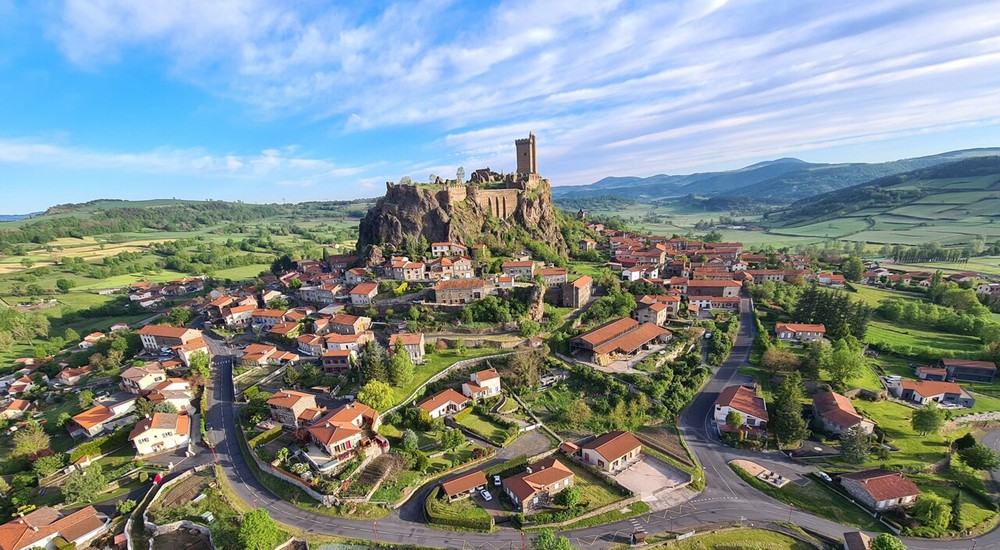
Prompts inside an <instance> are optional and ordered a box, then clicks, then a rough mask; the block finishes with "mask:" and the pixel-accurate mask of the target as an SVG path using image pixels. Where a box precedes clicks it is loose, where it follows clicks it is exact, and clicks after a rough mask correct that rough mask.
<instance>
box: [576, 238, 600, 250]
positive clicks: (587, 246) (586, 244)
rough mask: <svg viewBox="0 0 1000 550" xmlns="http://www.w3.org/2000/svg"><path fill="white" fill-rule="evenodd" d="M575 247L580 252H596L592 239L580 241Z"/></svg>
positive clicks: (595, 245)
mask: <svg viewBox="0 0 1000 550" xmlns="http://www.w3.org/2000/svg"><path fill="white" fill-rule="evenodd" d="M577 246H578V247H579V248H580V252H586V251H588V250H596V249H597V241H595V240H592V239H580V241H579V242H577Z"/></svg>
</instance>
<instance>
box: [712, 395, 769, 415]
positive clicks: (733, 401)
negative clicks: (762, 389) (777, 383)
mask: <svg viewBox="0 0 1000 550" xmlns="http://www.w3.org/2000/svg"><path fill="white" fill-rule="evenodd" d="M715 404H716V405H721V406H723V407H730V408H732V409H735V410H737V411H740V412H741V413H745V414H749V415H751V416H753V417H755V418H759V419H761V420H763V421H765V422H767V420H768V418H767V407H766V406H765V405H764V399H763V398H761V397H758V396H757V394H756V393H754V391H753V390H752V389H750V388H748V387H746V386H729V387H728V388H726V389H724V390H722V392H721V393H720V394H719V397H718V399H716V400H715Z"/></svg>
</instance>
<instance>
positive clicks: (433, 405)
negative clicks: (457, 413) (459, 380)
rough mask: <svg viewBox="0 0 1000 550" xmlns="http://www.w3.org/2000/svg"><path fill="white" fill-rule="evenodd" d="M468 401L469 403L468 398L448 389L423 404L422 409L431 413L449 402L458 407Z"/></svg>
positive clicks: (421, 404)
mask: <svg viewBox="0 0 1000 550" xmlns="http://www.w3.org/2000/svg"><path fill="white" fill-rule="evenodd" d="M468 401H469V398H468V397H466V396H464V395H462V394H460V393H458V392H457V391H455V390H453V389H451V388H448V389H445V390H442V391H440V392H438V393H436V394H435V395H434V396H432V397H430V398H429V399H426V400H424V401H423V402H421V403H420V408H421V409H423V410H425V411H427V412H431V411H434V410H437V409H440V408H441V407H442V406H443V405H445V404H447V403H449V402H451V403H455V404H456V405H460V404H462V403H466V402H468Z"/></svg>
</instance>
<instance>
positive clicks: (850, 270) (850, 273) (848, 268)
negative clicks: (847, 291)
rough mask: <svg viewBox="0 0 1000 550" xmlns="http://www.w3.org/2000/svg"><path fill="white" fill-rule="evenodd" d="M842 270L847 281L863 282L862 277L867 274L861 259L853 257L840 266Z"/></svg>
mask: <svg viewBox="0 0 1000 550" xmlns="http://www.w3.org/2000/svg"><path fill="white" fill-rule="evenodd" d="M840 270H841V271H842V272H843V273H844V278H845V279H847V280H848V281H851V282H857V281H860V280H861V276H862V275H864V273H865V264H864V262H862V261H861V258H859V257H857V256H851V257H849V258H847V259H846V260H844V262H843V263H842V264H841V265H840Z"/></svg>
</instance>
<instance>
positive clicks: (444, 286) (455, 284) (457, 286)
mask: <svg viewBox="0 0 1000 550" xmlns="http://www.w3.org/2000/svg"><path fill="white" fill-rule="evenodd" d="M486 286H487V283H486V281H483V280H482V279H451V280H448V281H441V282H439V283H438V284H436V285H434V290H472V289H474V288H483V287H486Z"/></svg>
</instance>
